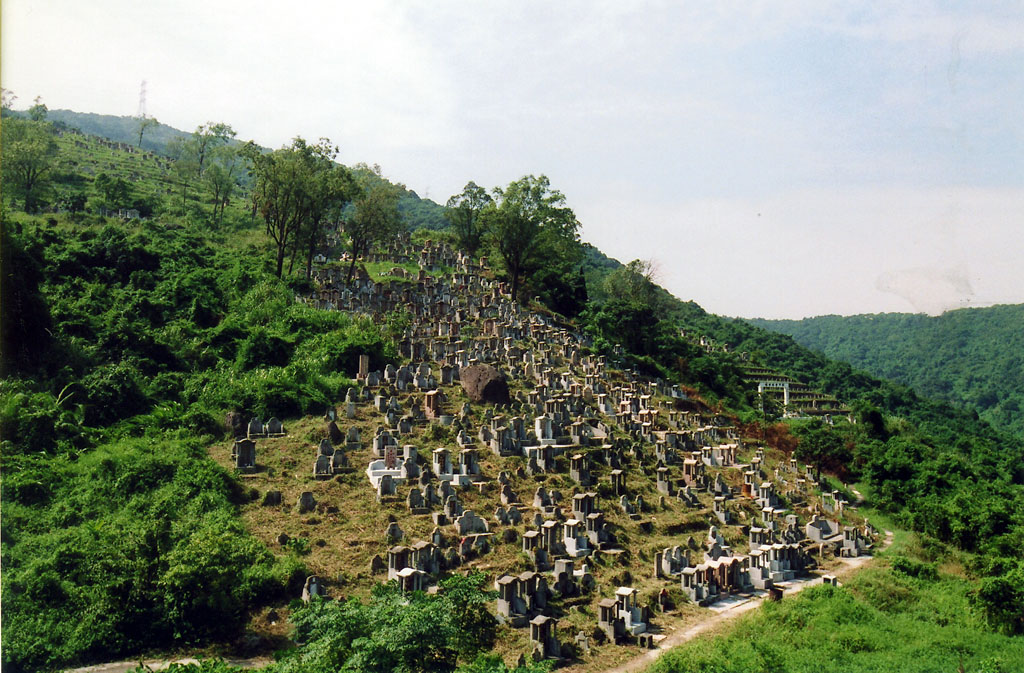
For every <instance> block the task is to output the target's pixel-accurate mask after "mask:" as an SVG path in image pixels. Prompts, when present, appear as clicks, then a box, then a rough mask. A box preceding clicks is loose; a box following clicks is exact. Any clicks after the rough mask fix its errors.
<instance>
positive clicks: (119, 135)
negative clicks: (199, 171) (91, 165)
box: [46, 110, 189, 154]
mask: <svg viewBox="0 0 1024 673" xmlns="http://www.w3.org/2000/svg"><path fill="white" fill-rule="evenodd" d="M46 118H47V120H49V121H52V122H59V123H62V124H66V125H67V126H69V127H70V128H76V129H78V130H80V131H81V132H82V133H87V134H89V135H94V136H99V137H100V138H106V139H108V140H112V141H114V142H117V143H125V144H126V145H131V146H133V147H137V146H138V144H139V119H138V118H137V117H116V116H114V115H101V114H95V113H91V112H74V111H72V110H48V111H47V114H46ZM188 135H189V134H188V133H187V132H185V131H179V130H178V129H176V128H174V127H171V126H168V125H166V124H159V123H158V124H156V125H154V126H152V127H149V128H147V129H146V130H145V132H144V133H143V134H142V147H141V149H143V150H148V151H150V152H156V153H157V154H167V147H168V145H169V144H170V143H171V142H172V141H174V140H183V139H185V138H187V137H188Z"/></svg>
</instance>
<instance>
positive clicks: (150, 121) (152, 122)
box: [136, 117, 160, 147]
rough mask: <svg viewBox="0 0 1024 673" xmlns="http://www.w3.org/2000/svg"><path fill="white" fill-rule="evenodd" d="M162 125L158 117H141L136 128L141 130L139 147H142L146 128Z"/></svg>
mask: <svg viewBox="0 0 1024 673" xmlns="http://www.w3.org/2000/svg"><path fill="white" fill-rule="evenodd" d="M155 126H160V122H158V121H157V120H156V117H140V118H139V121H138V123H137V124H136V130H137V131H138V132H139V147H142V135H143V134H144V133H145V132H146V129H149V128H153V127H155Z"/></svg>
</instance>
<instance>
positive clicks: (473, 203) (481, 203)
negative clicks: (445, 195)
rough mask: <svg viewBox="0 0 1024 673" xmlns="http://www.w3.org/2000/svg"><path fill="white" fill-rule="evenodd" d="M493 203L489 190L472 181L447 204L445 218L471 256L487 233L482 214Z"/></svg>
mask: <svg viewBox="0 0 1024 673" xmlns="http://www.w3.org/2000/svg"><path fill="white" fill-rule="evenodd" d="M492 202H493V200H492V199H491V195H490V194H488V193H487V190H486V189H484V188H483V187H481V186H480V185H478V184H476V183H475V182H473V181H472V180H470V181H469V182H468V183H466V186H465V187H464V188H463V190H462V193H461V194H456V195H454V196H452V197H451V198H450V199H448V203H447V204H445V210H444V216H445V218H447V220H448V221H449V222H450V223H451V226H452V229H454V230H455V236H456V238H457V240H458V242H459V246H460V247H461V248H462V249H463V250H465V251H466V252H468V253H469V254H471V255H475V254H476V252H477V250H478V249H479V248H480V245H481V243H483V240H484V236H485V234H486V233H487V232H486V230H485V229H484V224H485V222H486V220H485V219H484V218H482V217H481V214H482V213H483V211H484V208H486V207H487V206H488V205H489V204H491V203H492Z"/></svg>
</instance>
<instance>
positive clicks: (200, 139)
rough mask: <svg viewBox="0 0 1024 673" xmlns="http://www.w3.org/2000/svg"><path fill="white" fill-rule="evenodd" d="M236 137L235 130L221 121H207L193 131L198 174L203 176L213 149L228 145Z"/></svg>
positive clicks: (192, 143)
mask: <svg viewBox="0 0 1024 673" xmlns="http://www.w3.org/2000/svg"><path fill="white" fill-rule="evenodd" d="M234 137H235V130H234V129H233V128H231V126H230V125H228V124H224V123H221V122H206V123H205V124H202V125H200V126H197V127H196V130H195V131H193V132H192V138H191V145H192V150H193V152H194V156H195V160H196V163H197V174H198V175H199V176H200V177H202V175H203V170H204V168H205V164H206V160H207V159H208V158H209V157H210V155H211V153H212V152H213V150H215V149H216V148H217V147H219V146H221V145H226V144H228V142H229V141H230V140H231V139H232V138H234Z"/></svg>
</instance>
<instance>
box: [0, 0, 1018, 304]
mask: <svg viewBox="0 0 1024 673" xmlns="http://www.w3.org/2000/svg"><path fill="white" fill-rule="evenodd" d="M0 27H2V41H0V84H2V86H3V87H4V88H5V89H9V90H11V91H13V92H14V93H15V94H16V95H17V96H18V97H19V98H18V99H17V100H16V101H15V103H14V107H15V108H19V109H20V108H24V107H27V106H28V105H31V103H32V100H33V99H34V98H35V97H36V96H41V97H42V102H44V103H45V104H46V105H47V106H48V107H49V108H51V109H58V108H65V109H72V110H77V111H80V112H96V113H103V114H114V115H135V114H137V112H138V109H139V91H140V83H141V82H142V81H143V80H145V82H146V92H147V93H146V112H147V113H148V114H149V115H151V116H154V117H156V118H157V119H158V120H160V121H161V122H163V123H166V124H170V125H171V126H175V127H177V128H180V129H183V130H192V129H194V128H195V127H196V126H198V125H199V124H202V123H204V122H207V121H223V122H227V123H229V124H231V125H232V126H233V128H234V129H235V130H236V131H237V133H238V137H239V138H240V139H245V140H247V139H252V140H255V141H256V142H258V143H259V144H262V145H265V146H268V147H280V146H283V145H285V144H288V143H289V142H290V140H291V139H292V138H293V137H295V136H302V137H304V138H307V139H317V138H320V137H327V138H330V139H331V140H332V141H333V142H334V143H336V144H337V145H339V146H340V148H341V153H340V155H339V160H341V161H342V162H344V163H346V164H354V163H356V162H366V163H368V164H379V165H380V166H381V167H382V169H383V171H384V174H385V175H386V176H387V177H389V178H390V179H392V180H394V181H396V182H401V183H404V184H405V185H406V186H408V187H409V188H410V189H413V190H415V191H416V192H417V193H418V194H419V195H420V196H422V197H427V198H431V199H433V200H435V201H437V202H438V203H442V204H443V203H444V202H445V201H446V200H447V199H448V197H449V196H451V195H453V194H455V193H458V192H460V191H461V190H462V187H463V186H464V185H465V184H466V183H467V182H468V181H470V180H473V181H475V182H476V183H478V184H481V185H484V186H487V187H495V186H501V185H507V184H508V183H509V182H511V181H513V180H516V179H518V178H520V177H522V176H523V175H527V174H534V175H539V174H545V175H547V176H548V177H549V178H550V180H551V185H552V187H553V188H555V189H558V190H559V191H561V192H562V193H563V194H564V195H565V197H566V201H567V204H568V205H569V206H570V207H571V208H573V210H574V211H575V213H576V215H577V217H578V219H579V220H580V222H581V223H582V230H581V236H582V239H583V240H585V241H587V242H589V243H592V244H594V245H595V246H597V247H598V248H599V249H601V250H602V251H603V252H604V253H605V254H607V255H609V256H611V257H614V258H616V259H619V260H620V261H622V262H624V263H625V262H628V261H630V260H632V259H646V260H651V261H652V262H653V263H654V266H655V268H656V269H657V280H658V281H659V282H660V283H661V284H662V285H664V286H665V287H666V288H667V289H668V290H669V291H671V292H672V293H673V294H675V295H676V296H678V297H679V298H681V299H684V300H691V299H692V300H694V301H696V302H697V303H699V304H700V305H701V306H703V307H704V308H705V309H707V310H709V311H711V312H714V313H718V314H723V315H731V316H743V317H765V318H801V317H805V316H812V315H822V314H856V313H879V312H890V311H901V312H928V313H933V314H934V313H939V312H941V311H943V310H947V309H951V308H959V307H967V306H985V305H991V304H996V303H1024V269H1022V266H1021V265H1022V263H1024V161H1022V159H1021V158H1022V156H1024V154H1022V150H1024V143H1022V138H1024V67H1022V65H1024V2H1021V1H1018V2H1005V3H1000V2H972V3H946V2H916V1H907V2H903V1H901V2H898V3H895V2H892V3H880V2H867V1H864V2H862V1H858V0H850V1H845V2H831V1H830V0H811V1H808V2H804V1H802V0H786V1H785V2H759V1H757V0H744V1H742V2H727V1H726V2H722V1H710V0H709V1H707V2H694V1H690V2H681V1H680V2H622V1H618V0H617V1H612V2H598V1H593V0H586V1H579V2H553V1H551V0H548V1H546V2H535V1H522V2H511V1H509V2H498V1H494V2H470V1H460V2H455V1H445V0H432V1H430V2H413V1H408V2H388V1H375V2H358V3H357V2H347V1H339V0H328V1H320V0H311V1H307V2H301V1H297V2H295V3H284V2H280V1H275V2H263V1H261V0H245V1H244V2H233V1H230V2H229V1H219V0H202V1H199V0H147V2H139V1H138V0H90V1H89V2H81V0H4V2H3V3H2V5H0Z"/></svg>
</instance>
